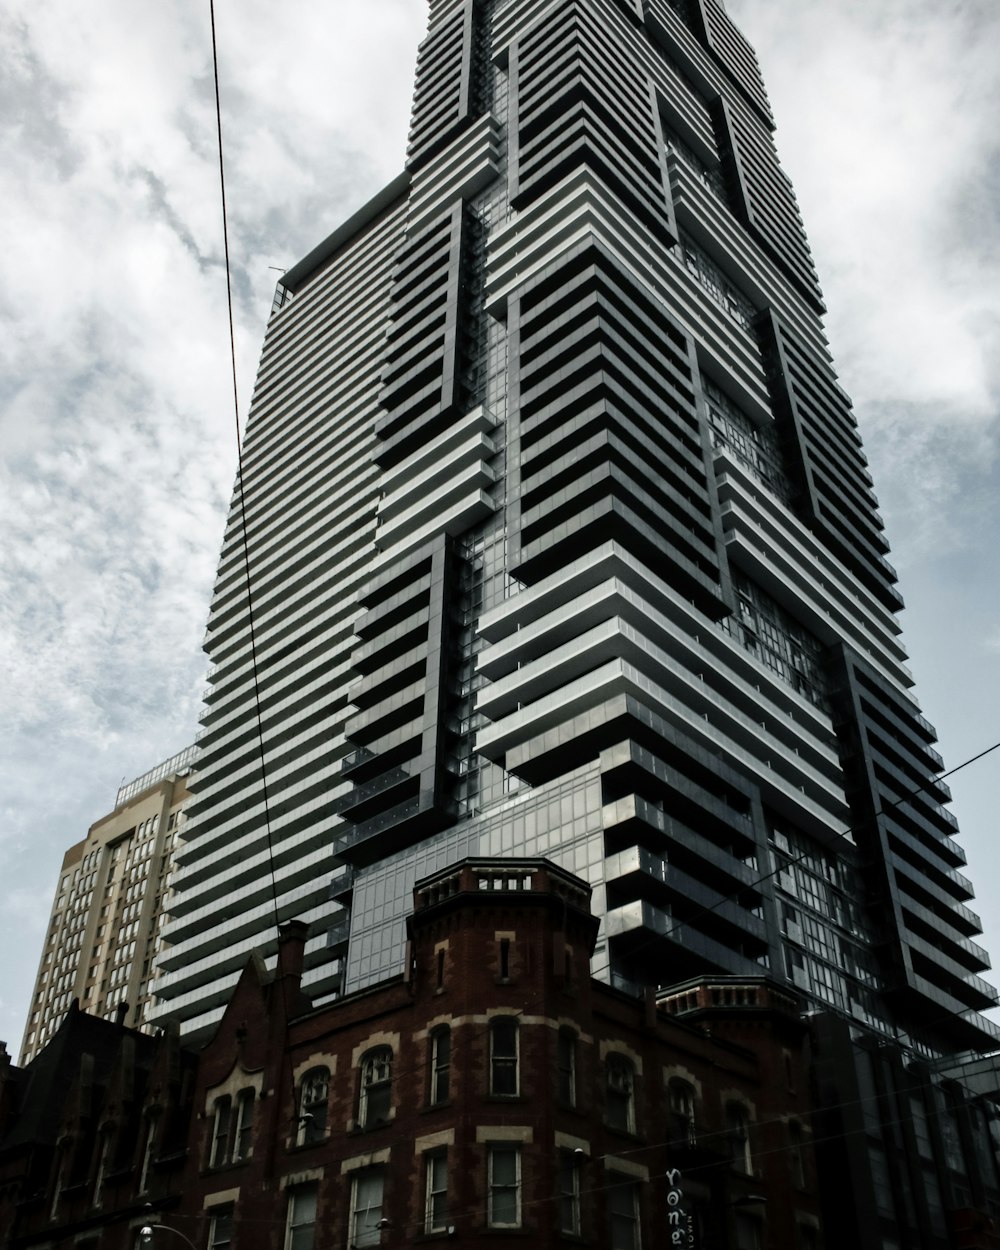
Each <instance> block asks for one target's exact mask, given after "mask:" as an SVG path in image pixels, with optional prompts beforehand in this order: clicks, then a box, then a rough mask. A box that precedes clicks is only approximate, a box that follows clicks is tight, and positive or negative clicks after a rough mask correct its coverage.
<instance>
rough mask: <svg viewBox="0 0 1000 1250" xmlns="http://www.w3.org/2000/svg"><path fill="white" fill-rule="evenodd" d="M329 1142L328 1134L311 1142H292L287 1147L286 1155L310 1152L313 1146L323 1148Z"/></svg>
mask: <svg viewBox="0 0 1000 1250" xmlns="http://www.w3.org/2000/svg"><path fill="white" fill-rule="evenodd" d="M329 1140H330V1134H329V1133H324V1134H323V1136H322V1137H314V1138H313V1139H312V1141H297V1142H293V1143H292V1144H291V1145H290V1146H289V1147H288V1153H289V1154H295V1153H297V1152H298V1151H301V1150H312V1148H313V1147H314V1146H325V1145H326V1143H327V1142H328V1141H329Z"/></svg>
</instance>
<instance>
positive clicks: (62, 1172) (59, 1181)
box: [49, 1146, 69, 1220]
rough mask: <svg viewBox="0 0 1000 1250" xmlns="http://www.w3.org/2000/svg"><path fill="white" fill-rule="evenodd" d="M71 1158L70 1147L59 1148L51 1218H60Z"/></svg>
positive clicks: (50, 1212)
mask: <svg viewBox="0 0 1000 1250" xmlns="http://www.w3.org/2000/svg"><path fill="white" fill-rule="evenodd" d="M68 1159H69V1147H67V1146H62V1147H60V1149H59V1164H58V1166H57V1167H56V1183H55V1185H54V1186H53V1189H52V1206H51V1207H50V1208H49V1219H50V1220H56V1219H58V1218H59V1202H60V1199H61V1198H62V1191H63V1187H64V1186H65V1184H66V1165H67V1162H68Z"/></svg>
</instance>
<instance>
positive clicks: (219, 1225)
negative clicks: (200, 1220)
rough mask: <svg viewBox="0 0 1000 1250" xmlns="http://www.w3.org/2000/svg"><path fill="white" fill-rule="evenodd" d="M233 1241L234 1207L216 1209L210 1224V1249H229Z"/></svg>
mask: <svg viewBox="0 0 1000 1250" xmlns="http://www.w3.org/2000/svg"><path fill="white" fill-rule="evenodd" d="M232 1243H233V1209H232V1207H226V1208H225V1209H224V1210H220V1211H216V1212H215V1214H214V1215H213V1216H212V1218H211V1221H210V1222H209V1225H208V1250H229V1247H230V1246H231V1245H232Z"/></svg>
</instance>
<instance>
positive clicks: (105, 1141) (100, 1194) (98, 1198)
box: [94, 1133, 111, 1207]
mask: <svg viewBox="0 0 1000 1250" xmlns="http://www.w3.org/2000/svg"><path fill="white" fill-rule="evenodd" d="M110 1155H111V1134H110V1133H103V1134H102V1135H101V1145H100V1150H99V1152H98V1156H97V1172H96V1174H95V1175H94V1206H95V1207H99V1206H100V1205H101V1203H102V1201H103V1200H104V1178H105V1177H106V1176H107V1174H108V1161H109V1157H110Z"/></svg>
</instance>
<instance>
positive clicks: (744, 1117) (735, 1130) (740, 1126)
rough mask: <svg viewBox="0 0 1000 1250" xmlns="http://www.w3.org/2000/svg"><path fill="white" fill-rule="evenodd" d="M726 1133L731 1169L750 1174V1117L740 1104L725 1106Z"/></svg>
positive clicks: (751, 1169)
mask: <svg viewBox="0 0 1000 1250" xmlns="http://www.w3.org/2000/svg"><path fill="white" fill-rule="evenodd" d="M726 1132H727V1133H728V1134H729V1148H730V1151H731V1153H732V1159H733V1167H734V1168H735V1169H736V1171H737V1172H752V1171H753V1166H752V1161H751V1158H750V1116H749V1115H748V1114H747V1109H746V1107H744V1106H743V1104H742V1103H739V1102H730V1103H727V1104H726Z"/></svg>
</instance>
